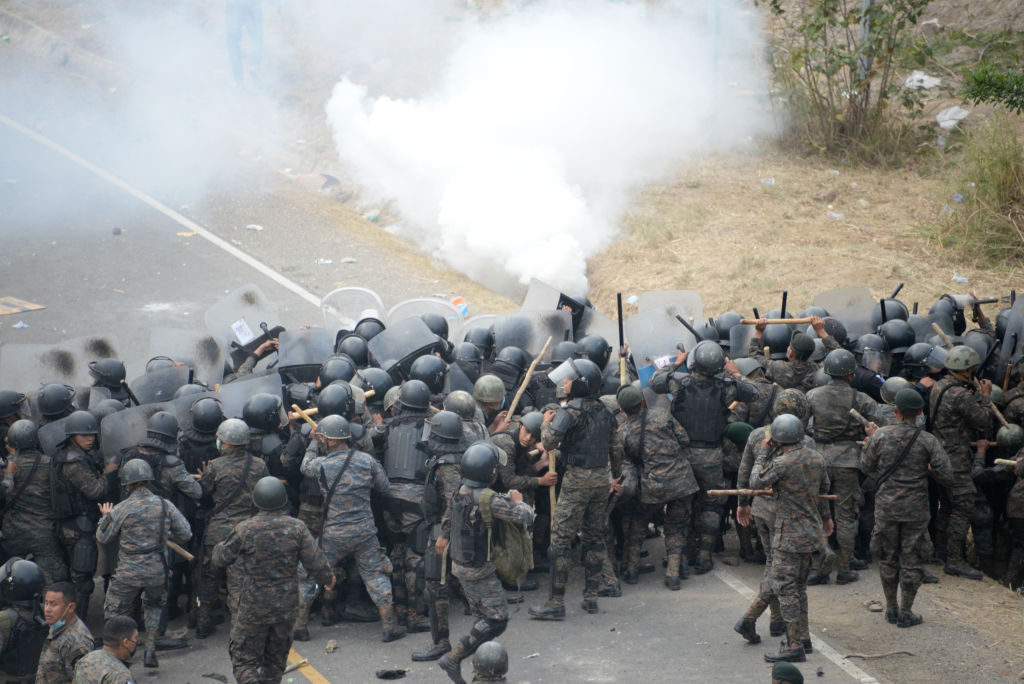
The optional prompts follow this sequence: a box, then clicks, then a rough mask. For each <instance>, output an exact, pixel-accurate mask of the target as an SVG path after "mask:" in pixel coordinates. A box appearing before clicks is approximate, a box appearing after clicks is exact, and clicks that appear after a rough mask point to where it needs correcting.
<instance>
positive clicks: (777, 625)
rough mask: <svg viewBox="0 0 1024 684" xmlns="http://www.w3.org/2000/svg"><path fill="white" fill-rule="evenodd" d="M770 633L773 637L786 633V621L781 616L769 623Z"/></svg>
mask: <svg viewBox="0 0 1024 684" xmlns="http://www.w3.org/2000/svg"><path fill="white" fill-rule="evenodd" d="M768 633H769V634H771V635H772V636H773V637H777V636H782V635H783V634H785V633H786V621H785V620H782V619H781V618H780V619H778V620H772V621H771V622H769V623H768Z"/></svg>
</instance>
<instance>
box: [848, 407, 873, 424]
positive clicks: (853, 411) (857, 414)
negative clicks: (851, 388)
mask: <svg viewBox="0 0 1024 684" xmlns="http://www.w3.org/2000/svg"><path fill="white" fill-rule="evenodd" d="M850 415H851V416H853V417H854V418H856V419H857V422H858V423H860V424H861V425H863V426H864V427H867V426H868V425H870V424H871V421H870V420H868V419H867V418H865V417H864V416H862V415H861V413H860V411H858V410H857V409H855V408H852V409H850Z"/></svg>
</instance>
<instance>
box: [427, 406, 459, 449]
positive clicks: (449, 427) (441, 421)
mask: <svg viewBox="0 0 1024 684" xmlns="http://www.w3.org/2000/svg"><path fill="white" fill-rule="evenodd" d="M427 423H429V424H430V434H431V435H433V436H434V437H437V438H438V439H441V440H444V441H446V442H458V441H459V440H460V439H462V418H461V417H460V416H459V414H457V413H453V412H451V411H441V412H440V413H435V414H434V415H433V416H431V417H430V418H429V419H428V420H427Z"/></svg>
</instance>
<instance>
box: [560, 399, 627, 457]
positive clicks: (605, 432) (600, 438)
mask: <svg viewBox="0 0 1024 684" xmlns="http://www.w3.org/2000/svg"><path fill="white" fill-rule="evenodd" d="M569 406H571V407H573V408H576V409H578V410H579V414H578V415H579V422H578V423H577V424H576V425H575V426H574V427H573V428H571V429H570V430H569V432H568V433H566V435H565V438H564V439H563V441H562V453H564V454H565V456H566V463H567V464H569V465H570V466H573V467H575V468H600V467H602V466H606V465H608V455H609V453H610V452H611V440H612V432H613V431H614V430H615V416H613V415H612V412H611V411H609V410H608V409H607V408H605V406H604V404H602V403H601V402H599V401H597V400H595V399H574V400H573V401H571V402H570V403H569Z"/></svg>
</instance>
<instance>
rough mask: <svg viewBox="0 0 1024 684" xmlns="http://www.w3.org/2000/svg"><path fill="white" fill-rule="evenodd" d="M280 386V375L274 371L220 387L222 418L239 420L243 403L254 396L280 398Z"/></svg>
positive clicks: (243, 378) (242, 378)
mask: <svg viewBox="0 0 1024 684" xmlns="http://www.w3.org/2000/svg"><path fill="white" fill-rule="evenodd" d="M282 385H283V382H282V380H281V374H280V373H277V372H276V371H275V372H272V373H264V374H263V375H245V376H242V377H241V378H239V379H238V380H233V381H232V382H228V383H225V384H223V385H221V386H220V389H218V390H217V394H218V395H220V403H221V405H222V406H223V407H224V417H225V418H241V417H242V409H243V408H244V407H245V402H246V401H248V400H249V397H251V396H253V395H254V394H260V393H262V392H265V393H267V394H273V395H274V396H277V397H281V396H282ZM197 396H201V395H197ZM282 401H283V397H282Z"/></svg>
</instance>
